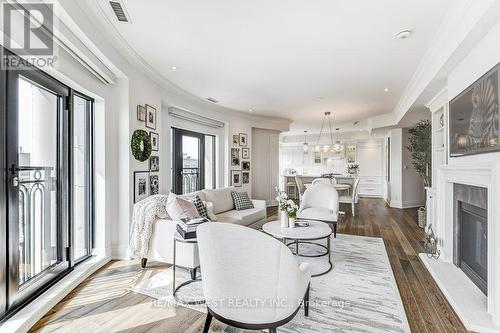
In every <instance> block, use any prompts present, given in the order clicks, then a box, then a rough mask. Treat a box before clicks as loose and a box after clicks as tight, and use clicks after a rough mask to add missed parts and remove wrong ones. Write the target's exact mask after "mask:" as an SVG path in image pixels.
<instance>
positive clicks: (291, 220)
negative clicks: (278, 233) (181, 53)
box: [287, 200, 299, 228]
mask: <svg viewBox="0 0 500 333" xmlns="http://www.w3.org/2000/svg"><path fill="white" fill-rule="evenodd" d="M287 203H288V206H287V212H288V226H289V227H290V228H295V220H296V219H297V211H298V210H299V206H297V205H296V204H295V202H293V201H292V200H288V201H287Z"/></svg>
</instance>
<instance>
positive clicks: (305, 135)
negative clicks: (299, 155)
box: [302, 131, 309, 153]
mask: <svg viewBox="0 0 500 333" xmlns="http://www.w3.org/2000/svg"><path fill="white" fill-rule="evenodd" d="M302 149H304V153H307V151H308V150H309V144H308V143H307V131H304V144H303V145H302Z"/></svg>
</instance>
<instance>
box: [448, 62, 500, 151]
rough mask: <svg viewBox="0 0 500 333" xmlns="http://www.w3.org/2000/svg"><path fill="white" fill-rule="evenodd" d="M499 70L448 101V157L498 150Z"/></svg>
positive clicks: (498, 67)
mask: <svg viewBox="0 0 500 333" xmlns="http://www.w3.org/2000/svg"><path fill="white" fill-rule="evenodd" d="M499 69H500V65H497V66H495V67H494V68H493V69H491V70H490V71H489V72H487V73H486V74H485V75H483V76H482V77H481V78H479V79H478V80H477V81H476V82H474V83H473V84H472V85H470V86H469V87H467V88H466V89H465V90H464V91H463V92H461V93H460V94H459V95H458V96H457V97H455V98H454V99H452V100H451V101H450V108H449V109H450V111H449V116H450V117H449V118H450V119H449V133H450V156H451V157H455V156H463V155H472V154H480V153H487V152H493V151H499V150H500V128H499V127H500V126H499V124H498V123H499V120H500V116H499V107H498V103H499V98H498V95H499V93H500V91H499V83H498V80H499Z"/></svg>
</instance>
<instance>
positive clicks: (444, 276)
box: [421, 163, 500, 332]
mask: <svg viewBox="0 0 500 333" xmlns="http://www.w3.org/2000/svg"><path fill="white" fill-rule="evenodd" d="M454 183H457V184H464V185H473V186H479V187H485V188H486V189H487V190H488V203H487V204H488V214H487V215H488V216H487V217H488V296H485V295H484V294H483V293H482V292H481V291H480V290H479V288H478V287H477V286H476V285H475V284H474V283H472V281H471V280H470V279H469V278H468V277H467V276H466V275H465V273H463V272H462V271H461V270H460V269H459V268H457V267H456V266H455V265H454V264H453V244H454V222H453V217H454V196H453V184H454ZM436 202H437V219H436V221H435V225H434V226H433V228H434V232H435V234H436V237H437V239H438V247H439V249H440V251H441V257H440V258H439V259H438V260H434V259H429V258H428V257H427V256H425V255H421V258H422V261H423V262H424V264H425V265H426V267H427V268H428V269H429V271H430V273H431V275H432V276H433V278H434V279H435V280H436V282H437V284H438V285H439V287H440V288H441V290H442V291H443V294H444V295H445V296H446V297H447V299H448V301H449V302H450V304H451V305H452V307H453V308H454V310H455V312H456V313H457V315H458V316H459V317H460V318H461V319H462V321H463V322H464V325H465V326H466V328H467V329H469V330H473V331H480V332H488V331H492V332H498V331H499V330H500V163H482V164H481V165H472V164H448V165H444V166H441V167H439V168H438V172H437V201H436ZM458 281H460V282H461V283H457V282H458Z"/></svg>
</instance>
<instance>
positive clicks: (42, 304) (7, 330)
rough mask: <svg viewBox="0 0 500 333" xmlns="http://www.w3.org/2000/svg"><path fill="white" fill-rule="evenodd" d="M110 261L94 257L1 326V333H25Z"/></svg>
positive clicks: (105, 258)
mask: <svg viewBox="0 0 500 333" xmlns="http://www.w3.org/2000/svg"><path fill="white" fill-rule="evenodd" d="M109 261H110V258H109V257H92V258H90V259H88V260H87V261H85V262H82V263H81V264H79V265H77V266H76V267H75V269H74V270H73V271H72V272H71V273H69V274H68V275H66V276H65V277H64V278H62V279H61V280H60V281H59V282H57V283H56V284H55V285H53V286H52V287H51V288H49V290H47V291H46V292H44V293H43V294H42V295H40V296H39V297H37V298H36V299H35V300H33V301H32V302H31V303H29V304H28V305H26V306H25V307H24V308H22V309H21V310H19V312H17V313H16V314H15V315H13V316H12V317H10V318H9V319H7V320H6V321H5V322H4V323H2V324H1V325H0V333H24V332H27V331H28V330H29V329H30V328H31V327H32V326H33V325H35V324H36V322H37V321H39V320H40V319H41V318H42V317H43V316H44V315H45V314H46V313H47V312H48V311H49V310H50V309H52V308H53V307H54V306H55V305H56V304H57V303H59V302H60V301H61V300H62V299H63V298H64V297H65V296H66V295H68V294H69V293H70V292H71V291H72V290H73V289H75V287H77V286H78V285H79V284H80V283H82V282H83V281H84V280H85V279H86V278H87V277H89V276H90V275H91V274H92V273H94V272H95V271H97V270H98V269H99V268H101V267H102V266H104V265H105V264H106V263H108V262H109Z"/></svg>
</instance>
